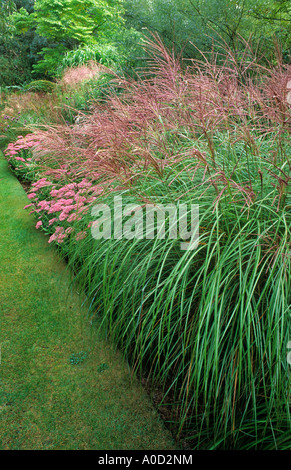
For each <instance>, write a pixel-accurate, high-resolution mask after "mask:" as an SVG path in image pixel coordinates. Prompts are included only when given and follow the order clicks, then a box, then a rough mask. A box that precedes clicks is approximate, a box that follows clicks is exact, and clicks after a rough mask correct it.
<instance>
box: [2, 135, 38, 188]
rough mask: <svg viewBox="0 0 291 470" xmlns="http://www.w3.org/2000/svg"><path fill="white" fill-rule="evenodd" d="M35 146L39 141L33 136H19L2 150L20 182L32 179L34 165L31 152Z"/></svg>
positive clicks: (34, 169)
mask: <svg viewBox="0 0 291 470" xmlns="http://www.w3.org/2000/svg"><path fill="white" fill-rule="evenodd" d="M37 145H39V140H38V139H37V137H36V136H35V135H34V134H27V135H26V136H25V137H23V136H22V135H19V136H18V137H17V140H16V141H15V142H11V143H10V144H8V146H7V148H6V150H4V154H5V156H6V158H7V160H8V163H9V165H10V167H11V169H12V170H13V172H14V173H15V174H16V176H17V177H18V178H19V179H20V180H24V181H25V180H26V181H32V180H33V178H34V174H35V171H36V163H35V162H34V159H33V154H32V151H33V149H34V148H35V147H36V146H37Z"/></svg>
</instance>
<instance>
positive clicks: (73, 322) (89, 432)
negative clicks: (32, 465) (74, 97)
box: [0, 154, 175, 450]
mask: <svg viewBox="0 0 291 470" xmlns="http://www.w3.org/2000/svg"><path fill="white" fill-rule="evenodd" d="M27 201H28V199H27V196H26V194H25V192H24V190H23V188H22V187H21V185H20V184H19V182H18V181H17V179H16V178H15V177H14V176H13V175H12V174H11V173H10V171H9V169H8V167H7V163H6V161H5V159H4V158H3V156H2V155H1V154H0V223H1V225H0V346H1V364H0V449H9V450H11V449H18V450H20V449H32V450H36V449H37V450H44V449H97V450H98V449H99V450H101V449H102V450H123V449H128V450H154V449H158V450H166V449H167V450H170V449H175V447H174V444H173V441H172V439H171V437H170V435H169V434H168V432H167V431H166V430H165V429H164V427H163V423H162V422H161V420H160V418H159V416H158V415H157V413H156V412H155V410H154V409H153V407H152V404H151V402H150V400H149V399H148V397H147V396H146V394H145V393H144V391H143V389H142V387H141V386H140V385H139V384H138V383H137V381H135V380H133V379H131V376H130V372H129V370H128V369H127V368H126V366H125V365H124V363H123V362H122V359H121V357H120V355H119V354H118V353H115V352H114V351H113V350H112V349H111V348H110V347H109V345H108V344H106V342H105V341H104V340H103V339H102V338H101V337H100V336H98V334H97V333H94V332H93V331H92V330H93V328H90V327H89V325H88V324H87V323H86V321H85V320H84V315H85V314H86V312H84V310H85V309H83V310H82V308H81V307H80V300H79V296H78V295H77V293H72V292H70V289H68V287H69V285H70V278H69V273H68V271H67V270H66V266H65V264H64V262H62V261H61V260H60V258H59V256H58V254H57V251H56V250H55V248H54V247H51V246H50V245H49V244H48V243H47V237H46V236H45V235H44V234H43V233H40V232H38V231H37V230H36V229H35V221H34V219H33V217H32V216H31V215H29V214H28V211H25V210H23V207H24V206H25V205H26V204H27V203H28V202H27ZM82 351H84V352H85V353H86V354H87V353H89V354H88V356H87V357H85V359H84V356H82V354H80V353H81V352H82ZM82 358H83V359H84V361H83V362H80V363H79V364H74V363H72V362H78V359H79V360H80V359H81V360H82Z"/></svg>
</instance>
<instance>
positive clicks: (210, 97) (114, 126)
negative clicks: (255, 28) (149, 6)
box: [36, 37, 291, 449]
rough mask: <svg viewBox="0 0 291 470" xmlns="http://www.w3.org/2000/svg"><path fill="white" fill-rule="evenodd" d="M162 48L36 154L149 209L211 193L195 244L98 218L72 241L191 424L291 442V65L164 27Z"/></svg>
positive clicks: (95, 306)
mask: <svg viewBox="0 0 291 470" xmlns="http://www.w3.org/2000/svg"><path fill="white" fill-rule="evenodd" d="M148 50H149V51H150V52H151V54H152V59H151V61H150V62H149V69H148V74H146V71H145V72H144V75H143V76H144V77H145V78H144V79H143V80H140V81H139V80H133V79H132V78H131V79H127V80H126V79H119V81H118V86H119V88H121V87H123V93H119V94H118V95H116V94H112V95H111V96H110V97H108V99H107V101H106V102H104V101H101V102H98V101H96V102H95V103H94V104H92V111H91V113H90V114H89V115H87V116H83V117H82V118H80V120H79V122H78V123H77V124H76V125H75V126H54V127H51V128H49V129H48V130H46V131H42V132H38V133H37V136H38V139H39V141H40V142H41V144H40V145H39V146H38V147H37V150H36V153H37V157H36V158H37V159H38V161H39V162H41V164H42V165H43V166H44V167H46V168H47V169H49V168H50V167H51V168H56V167H57V166H59V168H61V167H62V166H63V165H65V166H66V168H68V169H69V170H70V171H71V172H72V174H71V177H72V178H73V175H74V174H75V177H76V178H88V179H90V178H91V179H92V181H94V176H93V175H94V174H95V173H98V174H99V175H101V179H102V181H110V182H111V185H110V190H109V189H108V190H104V191H103V192H102V194H101V193H100V194H99V195H98V199H97V200H94V201H91V202H90V203H89V204H88V208H90V204H91V206H92V207H93V206H94V204H95V203H96V201H97V202H98V201H101V202H102V203H104V204H107V205H108V206H109V207H111V208H112V207H113V206H112V204H113V199H114V196H116V195H119V196H122V197H123V201H124V204H125V203H132V204H136V205H139V206H140V207H141V208H142V209H143V208H144V207H145V205H146V204H149V203H151V204H156V205H157V204H165V205H166V204H169V203H172V204H176V205H177V206H179V204H182V203H185V204H188V206H190V204H198V205H199V234H200V236H199V244H198V247H197V248H196V249H194V250H181V248H180V241H181V240H180V239H179V237H177V239H172V238H171V237H170V236H169V227H167V228H166V230H165V237H164V238H163V239H159V238H158V237H157V236H156V237H155V238H153V239H146V237H140V238H135V237H132V238H130V237H121V238H118V239H114V237H113V236H112V237H107V239H104V238H103V239H102V238H101V239H99V240H97V239H94V238H93V237H92V233H91V234H90V232H87V236H86V238H82V237H81V236H80V237H78V242H77V243H76V238H75V239H74V238H73V237H69V238H68V239H66V254H69V255H68V257H69V261H70V264H71V266H72V268H73V269H74V270H75V272H76V278H77V280H78V282H79V284H80V285H81V286H83V289H84V291H85V293H86V295H87V297H88V300H89V302H90V315H91V317H92V319H93V318H94V316H98V317H99V318H100V319H101V323H102V327H103V328H104V330H105V331H106V334H107V336H108V338H110V339H111V340H112V341H113V342H114V343H115V344H116V345H117V346H118V347H119V349H120V350H121V351H122V352H123V353H124V355H125V357H126V358H127V360H128V361H129V362H130V364H131V366H132V368H133V370H134V371H135V373H137V374H139V375H141V376H143V377H144V378H146V380H147V381H148V383H150V384H151V385H152V386H155V387H157V388H158V390H159V394H158V395H159V396H162V397H163V398H162V399H161V400H160V403H159V406H160V407H161V408H162V409H163V411H165V409H166V410H167V412H166V414H165V416H166V419H167V421H168V422H169V425H171V426H172V429H173V431H174V432H175V434H176V436H177V437H180V438H183V439H184V440H185V441H188V445H189V446H191V448H193V449H196V448H198V449H287V448H290V445H291V440H290V435H291V427H290V426H291V424H290V423H291V420H290V377H291V375H290V364H289V363H288V360H287V357H288V356H287V354H288V345H290V341H291V324H290V314H291V309H290V300H291V284H290V278H291V261H290V253H291V198H290V178H291V172H290V124H291V121H290V119H291V112H290V111H291V110H290V104H289V103H288V99H287V97H288V93H289V91H288V87H287V84H288V83H289V81H290V77H291V69H290V66H283V65H282V64H280V63H278V65H277V66H276V67H274V68H272V67H270V68H269V69H268V68H267V67H265V66H264V67H263V66H260V64H257V63H256V61H255V58H254V56H253V54H252V52H251V50H250V48H249V46H248V45H247V44H246V48H245V52H244V53H241V54H240V56H239V58H237V57H236V56H235V55H234V53H232V52H231V51H229V50H226V51H225V55H224V56H222V55H219V56H218V55H217V56H214V57H212V58H209V57H208V56H206V55H204V57H203V60H201V61H198V60H195V61H191V62H188V63H187V64H181V63H180V62H179V60H178V59H177V58H176V57H175V55H174V54H173V53H172V52H169V51H168V50H166V49H165V47H164V46H163V44H162V43H161V42H160V40H159V38H157V37H155V38H154V40H153V41H149V42H148ZM48 171H49V170H48ZM51 196H52V197H53V195H52V194H51ZM50 204H51V203H50ZM50 204H49V206H48V207H50V208H51V205H50ZM65 207H67V206H65ZM68 207H69V206H68ZM41 209H42V208H41ZM45 210H46V211H47V212H49V210H51V209H49V208H47V209H45ZM63 210H66V209H64V208H63V207H62V208H60V210H59V211H58V212H57V214H58V219H59V220H60V215H61V214H62V213H63ZM40 213H41V212H40ZM82 223H83V225H84V226H85V225H86V226H87V227H88V225H89V227H90V226H92V224H94V217H93V215H92V212H91V211H90V210H87V211H84V212H83V213H82ZM112 224H113V221H112ZM67 228H69V227H67ZM113 230H114V227H112V233H113ZM60 232H61V230H59V232H58V233H60ZM62 233H63V232H62ZM90 235H91V236H90Z"/></svg>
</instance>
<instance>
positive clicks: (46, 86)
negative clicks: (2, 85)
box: [24, 80, 56, 93]
mask: <svg viewBox="0 0 291 470" xmlns="http://www.w3.org/2000/svg"><path fill="white" fill-rule="evenodd" d="M55 88H56V84H55V83H53V82H50V81H48V80H33V81H32V82H30V83H28V84H27V85H26V86H25V88H24V89H25V90H26V91H43V92H45V93H50V92H52V91H54V90H55Z"/></svg>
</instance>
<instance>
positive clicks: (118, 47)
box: [56, 28, 144, 76]
mask: <svg viewBox="0 0 291 470" xmlns="http://www.w3.org/2000/svg"><path fill="white" fill-rule="evenodd" d="M142 43H143V36H142V34H141V33H139V32H138V31H136V30H134V29H133V28H131V29H129V30H128V29H125V28H121V30H120V31H119V32H118V33H116V34H115V35H114V37H113V38H103V39H101V40H100V41H99V42H98V43H96V44H87V45H83V46H79V47H78V48H76V49H73V50H71V51H67V52H66V54H65V55H64V56H63V58H62V61H61V64H60V65H59V67H58V69H57V72H56V74H57V75H58V76H61V74H62V72H63V71H64V70H65V69H66V68H67V67H77V66H78V65H84V64H87V63H89V62H90V61H91V60H93V61H95V62H98V63H100V64H102V65H105V66H106V67H110V68H112V69H113V70H115V71H118V72H121V71H124V72H130V71H132V70H133V69H135V68H136V67H137V66H138V65H141V60H140V57H142V55H144V54H143V49H142Z"/></svg>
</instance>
